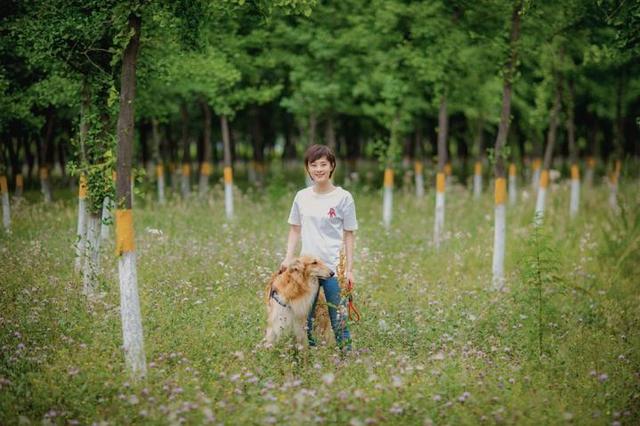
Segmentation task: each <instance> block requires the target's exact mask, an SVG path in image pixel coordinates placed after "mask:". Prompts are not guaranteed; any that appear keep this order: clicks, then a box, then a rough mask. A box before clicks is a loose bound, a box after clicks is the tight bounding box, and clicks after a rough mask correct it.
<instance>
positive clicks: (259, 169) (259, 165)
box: [256, 163, 264, 173]
mask: <svg viewBox="0 0 640 426" xmlns="http://www.w3.org/2000/svg"><path fill="white" fill-rule="evenodd" d="M256 171H257V172H259V173H264V164H263V163H256Z"/></svg>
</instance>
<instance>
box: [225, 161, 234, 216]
mask: <svg viewBox="0 0 640 426" xmlns="http://www.w3.org/2000/svg"><path fill="white" fill-rule="evenodd" d="M224 211H225V213H226V214H227V219H233V169H232V168H231V167H229V166H227V167H225V168H224Z"/></svg>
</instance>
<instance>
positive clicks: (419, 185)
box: [414, 161, 424, 198]
mask: <svg viewBox="0 0 640 426" xmlns="http://www.w3.org/2000/svg"><path fill="white" fill-rule="evenodd" d="M414 172H415V183H416V197H418V198H422V197H424V173H423V166H422V162H421V161H416V163H415V166H414Z"/></svg>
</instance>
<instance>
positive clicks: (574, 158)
mask: <svg viewBox="0 0 640 426" xmlns="http://www.w3.org/2000/svg"><path fill="white" fill-rule="evenodd" d="M574 93H575V90H574V85H573V80H570V81H569V84H568V91H567V139H568V142H569V164H570V168H571V200H570V202H569V215H570V216H571V217H575V216H576V215H577V214H578V209H579V205H580V169H579V168H578V148H577V146H576V135H575V133H576V131H575V122H574V112H573V101H574Z"/></svg>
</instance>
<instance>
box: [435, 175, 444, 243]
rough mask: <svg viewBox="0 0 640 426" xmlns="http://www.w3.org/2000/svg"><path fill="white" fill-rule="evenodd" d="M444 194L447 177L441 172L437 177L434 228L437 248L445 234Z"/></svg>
mask: <svg viewBox="0 0 640 426" xmlns="http://www.w3.org/2000/svg"><path fill="white" fill-rule="evenodd" d="M444 194H445V176H444V173H442V172H441V173H438V174H437V176H436V214H435V222H434V227H433V243H434V245H435V246H436V248H440V242H441V241H442V233H443V232H444Z"/></svg>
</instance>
